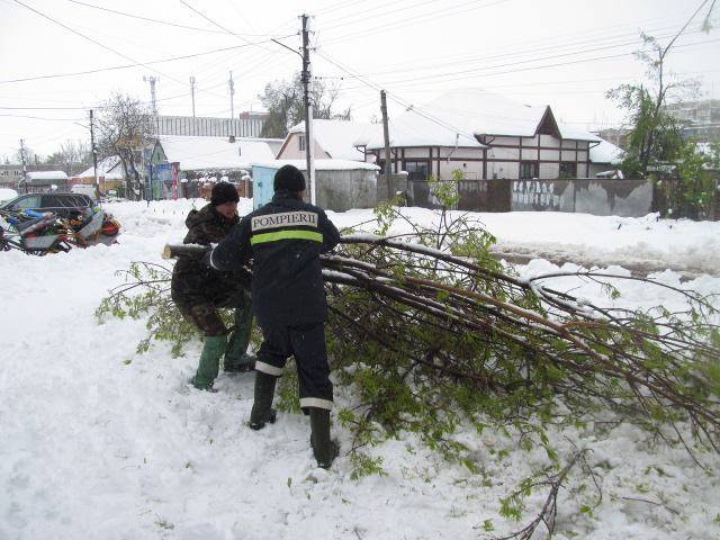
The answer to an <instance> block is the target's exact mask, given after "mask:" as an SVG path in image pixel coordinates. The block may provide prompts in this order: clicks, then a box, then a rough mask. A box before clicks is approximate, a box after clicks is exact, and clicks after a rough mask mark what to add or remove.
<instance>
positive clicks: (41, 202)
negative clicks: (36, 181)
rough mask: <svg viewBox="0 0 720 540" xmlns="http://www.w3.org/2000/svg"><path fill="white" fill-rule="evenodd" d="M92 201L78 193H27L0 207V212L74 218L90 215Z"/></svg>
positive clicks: (92, 205) (93, 204)
mask: <svg viewBox="0 0 720 540" xmlns="http://www.w3.org/2000/svg"><path fill="white" fill-rule="evenodd" d="M94 206H95V203H94V202H93V200H92V199H91V198H90V197H88V196H87V195H82V194H80V193H27V194H25V195H20V196H19V197H15V198H14V199H10V200H9V201H6V202H4V203H3V204H2V205H0V212H10V213H12V212H20V211H22V210H36V211H38V212H52V213H54V214H55V215H57V216H59V217H64V218H69V217H75V216H77V214H78V213H80V214H86V213H92V209H93V207H94Z"/></svg>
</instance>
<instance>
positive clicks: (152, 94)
mask: <svg viewBox="0 0 720 540" xmlns="http://www.w3.org/2000/svg"><path fill="white" fill-rule="evenodd" d="M143 81H145V82H149V83H150V98H151V102H152V111H153V115H154V116H157V99H156V97H155V83H156V82H158V78H157V77H154V76H153V75H151V76H150V77H145V76H144V75H143Z"/></svg>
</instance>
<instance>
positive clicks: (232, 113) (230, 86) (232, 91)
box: [228, 71, 235, 119]
mask: <svg viewBox="0 0 720 540" xmlns="http://www.w3.org/2000/svg"><path fill="white" fill-rule="evenodd" d="M228 89H229V90H230V118H231V119H233V118H235V102H234V98H235V81H233V76H232V71H231V72H230V80H228Z"/></svg>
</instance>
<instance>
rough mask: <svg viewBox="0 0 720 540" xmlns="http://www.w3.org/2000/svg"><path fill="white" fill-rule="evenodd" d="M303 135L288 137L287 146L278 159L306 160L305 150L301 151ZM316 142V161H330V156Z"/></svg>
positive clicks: (296, 134)
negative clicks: (301, 137)
mask: <svg viewBox="0 0 720 540" xmlns="http://www.w3.org/2000/svg"><path fill="white" fill-rule="evenodd" d="M301 135H302V136H303V137H304V135H303V134H302V133H291V134H290V135H289V136H288V140H287V144H285V147H284V148H283V149H282V151H281V152H280V153H279V154H278V156H277V159H305V150H300V136H301ZM314 142H315V159H329V158H330V156H329V155H328V154H327V152H325V150H323V149H322V148H321V147H320V145H319V144H318V142H317V141H314Z"/></svg>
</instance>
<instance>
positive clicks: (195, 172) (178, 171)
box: [146, 135, 282, 199]
mask: <svg viewBox="0 0 720 540" xmlns="http://www.w3.org/2000/svg"><path fill="white" fill-rule="evenodd" d="M281 143H282V139H261V138H254V137H234V136H230V137H208V136H195V137H190V136H180V135H159V136H158V137H157V141H156V143H155V146H154V147H153V149H152V152H151V153H150V156H149V158H148V161H147V162H146V186H147V187H148V188H150V189H151V190H152V197H151V198H153V199H160V198H170V197H171V196H174V191H173V190H174V189H175V190H177V193H178V196H181V197H197V196H199V195H201V194H202V192H201V189H200V188H201V187H202V185H204V184H207V183H209V182H215V181H219V180H221V179H225V180H228V181H230V182H233V183H235V184H236V185H237V186H238V188H239V192H240V195H241V196H245V197H249V196H250V194H251V192H252V190H251V183H250V181H249V178H250V176H249V175H250V171H252V164H253V163H255V162H259V161H263V162H264V161H269V160H272V159H274V158H275V152H276V150H275V149H274V148H273V147H279V146H280V144H281ZM173 177H175V178H174V180H173ZM173 182H175V183H176V184H177V182H179V183H180V184H181V185H182V187H181V188H180V189H178V186H177V185H175V186H174V187H173Z"/></svg>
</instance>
